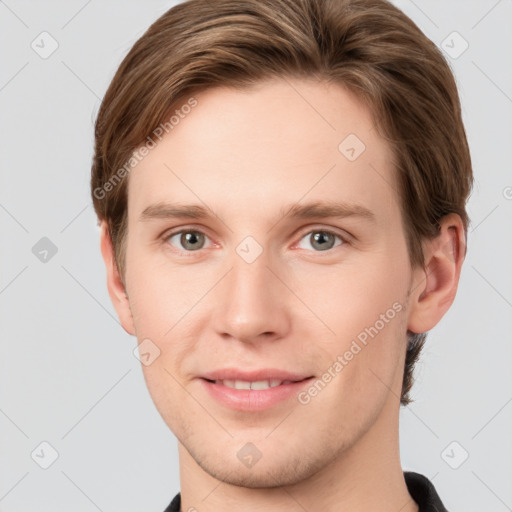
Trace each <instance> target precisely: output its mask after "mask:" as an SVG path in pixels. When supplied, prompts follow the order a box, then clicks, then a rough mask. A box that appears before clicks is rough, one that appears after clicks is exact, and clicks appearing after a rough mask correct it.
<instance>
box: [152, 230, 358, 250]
mask: <svg viewBox="0 0 512 512" xmlns="http://www.w3.org/2000/svg"><path fill="white" fill-rule="evenodd" d="M182 233H198V234H202V235H204V236H206V237H207V238H209V237H208V235H207V234H206V233H204V232H203V231H201V230H200V229H195V228H185V229H183V228H182V229H179V230H176V231H171V232H168V233H166V234H165V235H163V236H162V240H163V242H164V243H166V244H167V245H170V243H169V239H170V238H172V237H173V236H175V235H180V234H182ZM312 233H324V234H328V235H333V236H334V237H337V238H338V239H340V240H341V242H342V243H340V244H338V245H335V246H334V247H332V248H330V249H326V250H325V251H315V250H313V251H312V252H316V253H319V254H321V253H332V252H333V251H334V249H336V248H337V247H342V246H344V245H347V244H348V243H349V240H348V237H347V236H344V235H341V234H340V233H338V232H336V231H333V230H330V229H325V228H313V229H309V231H305V232H303V233H302V234H301V235H300V238H299V242H297V243H300V241H301V240H302V239H303V238H304V237H305V236H306V235H311V234H312ZM295 245H296V244H295ZM171 247H172V249H173V250H174V251H177V252H178V253H180V254H184V255H186V256H194V255H195V253H199V252H200V251H201V249H197V250H195V251H187V250H185V249H178V248H176V247H174V246H171ZM306 250H307V249H306Z"/></svg>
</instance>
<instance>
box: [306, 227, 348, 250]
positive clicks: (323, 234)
mask: <svg viewBox="0 0 512 512" xmlns="http://www.w3.org/2000/svg"><path fill="white" fill-rule="evenodd" d="M336 238H337V239H338V240H340V242H341V243H343V240H342V239H341V237H340V236H339V235H337V234H335V233H332V232H331V231H325V230H315V231H310V232H309V233H307V234H306V235H305V236H304V237H302V239H301V241H302V240H305V239H306V240H308V241H309V243H310V244H311V247H313V249H314V250H315V251H328V250H329V249H332V248H333V247H335V245H334V242H335V240H336ZM341 243H339V244H337V245H341ZM301 248H302V249H309V247H301Z"/></svg>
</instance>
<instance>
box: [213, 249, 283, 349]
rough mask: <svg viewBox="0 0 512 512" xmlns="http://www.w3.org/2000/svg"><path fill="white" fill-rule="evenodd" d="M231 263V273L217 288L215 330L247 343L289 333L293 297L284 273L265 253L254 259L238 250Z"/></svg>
mask: <svg viewBox="0 0 512 512" xmlns="http://www.w3.org/2000/svg"><path fill="white" fill-rule="evenodd" d="M230 263H231V265H230V271H229V273H228V274H227V275H226V277H225V279H223V280H222V283H219V284H220V286H218V287H216V293H215V297H214V300H215V301H216V306H215V308H214V311H213V314H214V318H213V319H212V321H213V324H214V327H215V330H216V332H217V333H218V334H219V335H220V336H221V337H223V338H225V339H234V340H239V341H241V342H244V343H255V342H261V341H262V340H264V339H267V340H275V339H279V338H282V337H284V336H286V334H287V332H288V330H289V329H290V325H291V317H290V310H289V305H290V304H291V300H290V297H289V295H290V291H289V290H288V289H287V287H286V286H285V285H284V284H283V281H285V282H286V279H285V278H284V276H283V275H280V274H282V272H279V270H276V268H275V265H272V267H271V266H270V263H271V262H270V261H269V258H268V257H267V256H266V253H265V252H263V253H262V254H260V255H259V257H258V258H256V260H255V261H252V262H248V261H246V260H244V258H243V257H241V256H239V254H238V253H236V252H235V253H234V255H233V257H232V258H231V259H230ZM278 276H279V277H278Z"/></svg>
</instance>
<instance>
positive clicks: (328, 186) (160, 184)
mask: <svg viewBox="0 0 512 512" xmlns="http://www.w3.org/2000/svg"><path fill="white" fill-rule="evenodd" d="M292 86H293V88H292ZM298 92H300V94H299V93H298ZM195 97H196V99H197V100H198V106H197V107H195V108H194V109H193V110H192V112H191V113H190V114H189V115H188V116H187V117H186V118H185V119H183V120H181V122H180V124H179V125H177V126H176V127H175V128H174V130H173V131H172V132H170V133H169V134H168V135H166V136H165V137H164V138H163V139H162V141H161V142H160V143H159V144H158V145H157V146H156V147H155V148H154V149H152V150H151V151H150V153H149V155H148V156H146V157H145V158H144V159H143V160H142V161H141V162H140V163H139V164H138V165H137V166H136V167H135V169H134V170H133V171H132V173H131V175H130V177H129V192H128V235H127V236H128V238H127V248H126V273H125V276H124V278H125V284H126V289H125V288H124V286H123V284H122V280H121V278H120V275H119V272H118V270H117V268H116V265H115V263H114V258H113V252H112V245H111V241H110V239H109V236H108V231H107V227H106V224H105V222H103V223H102V226H101V249H102V254H103V257H104V260H105V264H106V269H107V282H108V289H109V293H110V297H111V299H112V302H113V304H114V306H115V309H116V311H117V313H118V316H119V318H120V321H121V323H122V325H123V327H124V329H125V330H126V331H127V332H128V333H130V334H133V335H135V336H137V339H138V341H139V343H140V342H142V341H143V340H144V339H146V338H149V339H151V340H152V342H153V343H154V344H156V345H157V346H158V348H159V349H160V351H161V353H160V356H159V357H158V358H157V359H155V361H154V362H153V363H152V364H151V365H149V366H143V370H144V376H145V379H146V382H147V385H148V388H149V391H150V393H151V396H152V398H153V400H154V402H155V405H156V407H157V408H158V410H159V412H160V414H161V415H162V417H163V419H164V420H165V422H166V423H167V425H168V426H169V428H170V429H171V430H172V431H173V432H174V434H175V435H176V437H177V439H178V441H179V465H180V489H181V497H182V510H183V511H187V510H189V508H190V507H195V509H197V510H200V511H201V512H203V511H204V512H209V511H218V510H234V511H249V512H250V511H260V510H280V511H283V512H288V511H289V512H292V511H294V512H295V511H303V510H323V511H326V512H327V511H339V510H351V511H354V512H355V511H362V510H379V511H380V512H386V511H389V512H391V511H392V512H397V511H398V510H400V511H401V512H411V511H417V510H418V507H417V505H416V503H415V502H414V501H413V500H412V498H411V496H410V495H409V493H408V491H407V487H406V484H405V481H404V477H403V470H402V468H401V465H400V457H399V441H398V417H399V408H400V391H401V384H402V378H403V368H404V357H405V347H406V333H407V330H410V331H412V332H426V331H428V330H430V329H432V328H433V327H434V326H435V325H436V324H437V323H438V322H439V320H440V319H441V318H442V317H443V315H444V314H445V313H446V311H447V310H448V308H449V307H450V305H451V304H452V302H453V299H454V297H455V294H456V290H457V285H458V280H459V275H460V269H461V265H462V262H463V259H464V252H465V251H464V247H465V245H464V244H465V240H464V230H463V225H462V222H461V220H460V217H459V216H457V215H455V214H450V215H447V216H446V217H445V218H443V219H442V221H441V231H440V234H439V235H438V236H437V237H436V238H435V239H433V240H430V241H425V242H424V244H423V247H424V253H425V258H426V259H425V261H426V264H425V267H424V268H415V269H413V268H411V265H410V261H409V258H408V253H407V246H406V239H405V234H404V227H403V224H402V218H401V215H400V210H399V203H398V194H397V179H396V175H395V172H396V171H395V169H394V167H393V159H392V153H391V150H390V148H389V146H388V145H387V143H386V142H385V141H384V140H383V139H382V138H381V137H380V136H379V134H378V132H377V130H376V128H375V126H374V124H373V122H372V118H371V115H370V113H369V111H368V110H367V108H366V107H365V106H364V105H363V104H362V103H360V102H359V101H358V100H357V98H356V97H355V96H354V95H352V94H351V93H349V92H347V91H346V90H345V89H343V88H342V87H341V86H339V85H336V84H327V83H324V82H318V81H313V80H304V79H295V80H289V79H287V80H284V79H275V80H271V81H266V82H262V83H260V84H258V86H257V87H252V88H250V89H245V90H243V91H242V90H234V89H230V88H226V87H218V88H213V89H208V90H206V91H203V92H202V93H200V94H197V95H196V96H195ZM305 100H306V101H305ZM350 133H353V134H356V135H357V137H358V138H359V139H361V140H362V141H363V142H364V144H365V146H366V149H365V151H364V152H363V153H362V154H361V155H360V156H359V157H358V158H357V159H356V160H355V161H352V162H351V161H349V160H348V159H347V158H345V156H344V155H343V154H342V153H341V152H340V151H339V149H338V145H339V144H340V142H341V141H343V140H344V139H345V137H346V136H347V135H348V134H350ZM328 200H330V201H345V202H349V203H357V204H360V205H363V206H365V207H366V208H368V209H370V210H371V211H372V212H373V213H374V215H375V220H374V221H373V222H371V221H369V220H367V219H364V218H361V217H356V216H351V217H347V218H341V219H339V218H332V217H329V218H318V219H306V220H304V219H293V218H291V217H287V216H283V215H282V214H280V209H281V208H283V207H284V206H285V205H289V204H291V203H295V202H301V204H302V203H304V202H309V201H328ZM160 202H173V203H180V204H186V203H194V204H200V205H208V207H209V208H211V209H212V210H213V211H214V212H215V214H216V217H212V218H210V219H200V220H197V219H187V218H183V219H174V218H159V219H151V220H140V215H141V213H142V212H143V211H144V210H145V209H146V208H147V207H148V206H149V205H152V204H156V203H160ZM172 228H174V230H175V231H179V229H178V228H180V229H185V228H187V229H195V230H199V231H201V232H202V233H204V234H205V236H204V238H199V241H195V244H196V246H199V247H202V248H200V249H199V250H195V251H194V250H191V249H188V252H187V247H188V246H186V245H185V246H183V245H182V244H180V235H178V236H174V237H172V238H170V236H169V231H170V230H171V229H172ZM322 229H327V230H330V231H334V232H335V234H336V235H339V236H341V237H345V238H344V241H343V238H339V239H338V238H337V237H334V238H332V239H331V238H327V243H326V244H324V245H323V246H321V247H329V248H328V249H327V250H321V249H319V248H318V244H315V241H314V239H312V235H314V234H315V233H317V231H322ZM199 236H201V235H199ZM247 236H252V237H253V238H254V239H255V240H256V241H257V242H258V244H259V245H260V246H261V248H262V249H263V252H262V254H261V255H260V256H259V257H258V258H256V260H255V261H254V262H252V263H247V262H246V261H245V260H244V259H243V258H241V257H240V256H239V254H238V253H237V252H236V249H237V246H238V245H239V244H240V242H242V241H243V240H244V239H245V237H247ZM182 242H183V240H182ZM185 243H186V242H185ZM396 302H398V303H399V304H400V305H401V306H402V309H401V311H400V312H398V313H397V314H396V316H394V318H393V319H392V320H390V321H389V322H387V323H386V324H385V327H384V328H382V329H381V330H380V331H379V332H378V334H377V335H376V336H375V337H374V338H373V339H369V342H368V344H367V345H366V346H364V348H363V349H362V350H361V351H360V352H359V353H358V354H357V355H356V356H354V358H353V359H352V360H351V361H350V362H349V363H348V364H347V365H346V366H345V367H344V368H343V370H342V371H341V372H339V373H338V374H337V375H336V377H335V378H333V379H332V380H331V382H329V383H328V385H326V386H325V388H324V389H323V390H322V391H321V392H320V393H318V395H317V396H315V397H314V398H312V399H311V401H310V402H309V403H308V404H307V405H302V404H301V403H299V401H298V400H297V399H296V398H295V397H294V398H292V399H290V400H287V401H286V402H283V403H282V404H280V405H279V406H278V407H274V408H271V409H269V410H265V411H261V412H240V411H234V410H231V409H227V408H226V407H224V406H222V405H220V404H219V403H217V402H216V401H214V400H213V399H212V398H210V396H209V394H207V393H206V392H205V391H204V390H203V389H202V385H201V382H200V381H199V380H198V379H197V378H196V377H197V376H198V375H200V374H201V373H202V372H206V371H211V370H214V369H219V368H225V367H228V366H234V367H240V368H242V369H245V370H252V369H256V368H265V367H274V368H282V369H286V370H289V371H294V372H299V373H302V372H303V373H305V374H307V375H315V376H317V377H320V376H321V375H322V374H323V373H324V372H325V371H326V370H327V368H329V367H332V365H333V363H334V362H335V361H336V358H337V356H338V355H340V354H344V353H345V351H346V350H347V349H349V347H350V345H351V342H352V340H354V339H355V338H356V337H357V335H358V334H359V333H360V332H361V331H363V330H364V329H365V327H368V326H371V325H374V324H375V322H376V320H378V319H379V317H380V315H381V314H383V313H385V312H386V311H387V310H388V309H389V308H391V307H392V305H393V304H394V303H396ZM249 442H250V443H253V444H254V445H255V446H256V447H257V449H258V450H259V452H261V458H260V459H259V461H258V462H257V463H256V464H255V465H253V466H252V467H246V466H245V465H244V464H242V463H241V462H240V460H239V458H238V457H237V452H238V451H239V450H240V449H241V448H242V447H243V446H244V445H245V444H246V443H249Z"/></svg>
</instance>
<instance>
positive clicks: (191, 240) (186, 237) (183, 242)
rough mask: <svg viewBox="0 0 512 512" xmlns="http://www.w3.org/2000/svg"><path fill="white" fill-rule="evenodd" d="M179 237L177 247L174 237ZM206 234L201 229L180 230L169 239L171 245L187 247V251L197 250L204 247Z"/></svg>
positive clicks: (181, 247) (180, 247)
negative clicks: (173, 240)
mask: <svg viewBox="0 0 512 512" xmlns="http://www.w3.org/2000/svg"><path fill="white" fill-rule="evenodd" d="M176 237H179V242H178V243H179V245H180V246H179V247H176V245H174V244H173V243H172V239H173V238H176ZM205 238H206V237H205V235H204V233H201V232H200V231H191V230H189V231H180V232H178V233H174V234H173V235H170V236H169V238H168V241H169V243H170V244H171V245H173V246H174V247H176V248H177V249H180V250H182V249H185V250H186V251H197V250H199V249H202V248H203V247H204V242H205Z"/></svg>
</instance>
